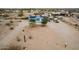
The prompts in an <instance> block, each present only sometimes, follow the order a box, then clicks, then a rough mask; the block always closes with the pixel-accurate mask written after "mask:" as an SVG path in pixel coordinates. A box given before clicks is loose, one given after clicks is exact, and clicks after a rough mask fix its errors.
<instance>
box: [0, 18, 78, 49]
mask: <svg viewBox="0 0 79 59" xmlns="http://www.w3.org/2000/svg"><path fill="white" fill-rule="evenodd" d="M65 19H69V18H65ZM70 19H71V18H70ZM4 23H5V22H3V23H2V24H4ZM14 23H15V24H16V25H15V24H14V25H15V26H14V25H13V26H14V30H10V29H9V28H10V27H8V26H5V25H0V48H5V47H6V48H5V49H8V48H9V47H10V46H16V47H18V48H17V49H26V50H63V49H66V50H68V49H79V30H76V29H75V28H74V27H72V26H70V25H68V24H66V23H64V22H62V21H59V23H55V22H53V21H51V22H48V24H47V26H46V27H41V26H36V27H33V28H30V27H29V26H28V22H27V21H24V20H23V21H21V22H14ZM0 24H1V23H0ZM3 26H4V27H3Z"/></svg>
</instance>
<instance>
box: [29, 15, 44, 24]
mask: <svg viewBox="0 0 79 59" xmlns="http://www.w3.org/2000/svg"><path fill="white" fill-rule="evenodd" d="M43 19H44V17H43V16H40V15H38V16H29V21H30V20H34V21H35V23H41V22H42V21H43Z"/></svg>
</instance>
